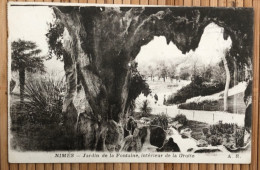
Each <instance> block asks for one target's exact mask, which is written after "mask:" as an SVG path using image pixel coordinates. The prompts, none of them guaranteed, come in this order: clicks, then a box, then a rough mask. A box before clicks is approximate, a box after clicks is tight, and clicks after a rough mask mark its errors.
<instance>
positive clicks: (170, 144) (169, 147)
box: [157, 138, 180, 152]
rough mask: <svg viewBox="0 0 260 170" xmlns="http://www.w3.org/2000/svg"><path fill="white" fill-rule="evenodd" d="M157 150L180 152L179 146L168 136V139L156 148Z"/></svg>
mask: <svg viewBox="0 0 260 170" xmlns="http://www.w3.org/2000/svg"><path fill="white" fill-rule="evenodd" d="M157 151H159V152H180V148H179V146H178V144H177V143H175V142H174V141H173V138H169V140H168V141H167V142H166V143H165V144H164V145H163V146H162V147H161V148H158V149H157Z"/></svg>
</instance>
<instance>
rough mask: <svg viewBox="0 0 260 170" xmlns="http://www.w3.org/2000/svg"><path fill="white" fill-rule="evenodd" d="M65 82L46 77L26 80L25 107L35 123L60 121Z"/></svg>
mask: <svg viewBox="0 0 260 170" xmlns="http://www.w3.org/2000/svg"><path fill="white" fill-rule="evenodd" d="M64 87H65V83H64V82H63V80H54V78H51V77H46V78H40V79H36V80H32V81H27V82H26V85H25V99H26V100H25V103H24V104H25V108H26V110H27V111H28V113H29V115H30V120H31V121H33V122H35V123H42V124H45V123H47V124H48V123H51V122H56V123H60V122H61V120H62V104H63V96H62V93H63V91H64Z"/></svg>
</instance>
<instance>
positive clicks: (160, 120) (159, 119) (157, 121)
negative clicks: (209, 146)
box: [151, 113, 168, 130]
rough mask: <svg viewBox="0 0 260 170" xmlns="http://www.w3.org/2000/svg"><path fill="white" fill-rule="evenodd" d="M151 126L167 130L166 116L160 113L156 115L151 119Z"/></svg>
mask: <svg viewBox="0 0 260 170" xmlns="http://www.w3.org/2000/svg"><path fill="white" fill-rule="evenodd" d="M151 125H156V126H160V127H162V128H163V129H164V130H167V128H168V116H167V114H164V113H161V114H158V115H156V117H155V118H153V119H152V121H151Z"/></svg>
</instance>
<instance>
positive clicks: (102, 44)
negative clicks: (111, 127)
mask: <svg viewBox="0 0 260 170" xmlns="http://www.w3.org/2000/svg"><path fill="white" fill-rule="evenodd" d="M178 10H180V9H174V10H173V9H170V8H166V9H163V10H148V9H146V8H134V9H127V10H120V9H116V10H115V9H113V8H111V9H108V10H107V9H105V10H102V11H100V10H98V11H96V10H95V9H93V8H92V9H91V10H90V11H88V10H87V9H81V10H78V9H77V8H73V9H70V10H64V9H62V8H60V9H57V8H54V12H55V14H56V15H57V16H58V17H59V19H60V21H61V24H62V25H63V26H64V27H66V28H67V30H68V32H69V35H70V39H69V40H68V41H70V43H71V44H72V45H71V46H69V47H65V49H64V51H65V53H64V54H65V55H66V58H67V59H69V60H66V61H67V63H66V62H65V67H66V68H67V71H66V72H67V73H68V74H67V80H68V83H69V84H71V86H70V88H71V90H70V91H69V92H68V94H67V95H68V96H73V97H76V98H77V95H79V94H78V91H77V90H76V86H75V84H78V83H80V84H81V85H82V86H83V90H84V93H85V96H86V98H85V100H83V104H84V105H86V106H87V107H86V108H85V109H86V110H85V112H84V114H85V113H88V114H91V115H95V116H94V117H95V121H96V122H97V123H96V124H97V127H99V128H101V127H102V126H108V124H107V123H106V122H107V121H108V122H113V123H112V124H115V126H116V124H122V123H123V121H124V116H125V113H127V112H128V108H129V102H128V97H129V82H130V81H129V80H130V77H131V71H129V65H128V64H129V62H131V61H132V60H133V59H134V58H135V57H136V56H137V55H138V53H139V52H140V49H141V47H142V46H144V45H145V44H147V43H149V42H150V41H151V40H152V39H153V38H154V36H164V37H165V39H166V42H167V44H169V43H170V42H173V43H174V44H175V45H176V46H177V48H178V49H180V50H181V52H182V53H183V54H186V55H188V54H189V55H190V56H192V54H193V52H192V51H191V50H194V51H196V49H197V48H198V46H199V43H200V40H201V36H202V34H203V31H204V29H205V27H207V26H208V25H209V24H210V23H211V22H215V23H217V24H218V25H219V26H221V27H223V28H224V31H223V34H224V39H228V37H229V36H230V37H231V39H232V42H233V43H234V44H233V45H232V47H231V49H230V52H227V51H226V52H225V54H226V53H228V54H229V55H230V56H234V54H237V53H241V50H238V49H237V48H238V47H239V44H240V45H244V44H245V43H248V41H249V40H247V38H248V37H249V38H248V39H250V36H249V35H248V36H244V37H245V39H243V40H240V39H238V38H237V37H238V36H240V35H243V31H241V30H243V29H242V28H241V29H240V26H239V24H238V23H236V24H237V25H235V26H234V25H228V22H230V20H226V18H225V17H224V14H222V13H219V15H220V17H218V18H216V17H215V14H213V13H212V14H211V13H208V11H207V10H198V9H194V10H191V11H189V12H187V13H183V14H181V13H178V12H176V11H178ZM90 13H91V15H92V16H90V15H88V14H90ZM93 14H94V15H93ZM222 15H223V16H222ZM103 16H106V17H108V18H106V19H104V18H105V17H103ZM112 16H113V17H112ZM123 16H127V17H123ZM89 23H91V24H89ZM111 23H112V26H111ZM75 26H76V30H73V29H72V28H74V27H75ZM107 28H110V29H107ZM237 29H239V30H240V31H237ZM222 37H223V36H222ZM115 47H116V48H115ZM245 47H247V46H245ZM247 54H248V55H249V54H250V51H247ZM240 55H242V54H240ZM193 56H194V55H193ZM236 56H237V55H236ZM231 58H232V57H231ZM236 59H238V61H239V62H240V63H241V62H244V61H243V59H242V60H241V59H240V58H236ZM224 65H225V64H224ZM75 68H76V69H75ZM74 69H75V70H74ZM76 80H77V81H76ZM78 80H79V81H78ZM64 104H65V106H64V108H65V112H66V114H67V115H68V120H71V119H73V121H70V122H68V124H70V125H74V124H75V123H76V119H75V109H73V108H77V107H78V105H79V104H82V103H75V102H74V101H73V100H72V98H67V101H65V102H64ZM77 114H81V113H77ZM73 115H74V116H73ZM70 117H71V119H70ZM73 117H74V118H73ZM94 124H95V123H94ZM72 127H73V126H70V128H72ZM97 135H100V134H97Z"/></svg>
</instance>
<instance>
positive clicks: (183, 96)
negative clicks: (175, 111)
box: [167, 76, 225, 104]
mask: <svg viewBox="0 0 260 170" xmlns="http://www.w3.org/2000/svg"><path fill="white" fill-rule="evenodd" d="M224 88H225V84H223V83H205V81H204V79H203V78H202V77H200V76H193V77H192V81H191V83H190V84H189V85H187V86H185V87H183V88H181V89H180V90H178V91H177V93H176V94H175V95H171V96H170V97H169V98H168V99H167V103H168V104H179V103H183V102H185V101H186V100H187V99H189V98H192V97H196V96H207V95H211V94H214V93H218V92H220V91H222V90H224Z"/></svg>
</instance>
